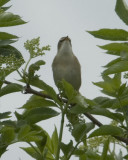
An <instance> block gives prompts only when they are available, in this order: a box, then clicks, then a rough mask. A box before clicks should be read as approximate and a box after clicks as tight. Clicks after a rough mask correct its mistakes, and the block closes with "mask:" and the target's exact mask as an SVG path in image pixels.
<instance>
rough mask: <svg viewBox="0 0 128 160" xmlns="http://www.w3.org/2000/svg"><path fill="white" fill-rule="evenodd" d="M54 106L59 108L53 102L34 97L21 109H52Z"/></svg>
mask: <svg viewBox="0 0 128 160" xmlns="http://www.w3.org/2000/svg"><path fill="white" fill-rule="evenodd" d="M52 106H53V107H57V105H56V104H55V103H54V102H53V101H50V100H47V99H44V98H42V97H39V96H36V95H33V96H31V97H30V99H29V100H28V101H27V102H26V103H25V104H24V105H23V106H22V107H21V108H25V109H32V108H37V107H52Z"/></svg>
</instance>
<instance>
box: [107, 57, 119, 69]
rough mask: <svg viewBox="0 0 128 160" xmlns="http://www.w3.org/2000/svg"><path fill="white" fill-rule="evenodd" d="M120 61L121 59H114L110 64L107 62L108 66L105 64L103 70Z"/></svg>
mask: <svg viewBox="0 0 128 160" xmlns="http://www.w3.org/2000/svg"><path fill="white" fill-rule="evenodd" d="M120 61H121V58H117V59H114V60H112V61H111V62H109V63H108V64H106V65H105V66H104V67H105V68H109V67H111V66H112V65H114V64H116V63H118V62H120Z"/></svg>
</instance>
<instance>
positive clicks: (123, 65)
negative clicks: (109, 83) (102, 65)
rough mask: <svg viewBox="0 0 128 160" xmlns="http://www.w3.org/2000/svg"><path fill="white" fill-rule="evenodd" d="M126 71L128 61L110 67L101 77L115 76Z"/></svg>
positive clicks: (127, 69)
mask: <svg viewBox="0 0 128 160" xmlns="http://www.w3.org/2000/svg"><path fill="white" fill-rule="evenodd" d="M125 71H128V61H120V62H117V63H115V64H113V65H111V66H110V67H109V68H108V69H106V70H104V71H103V73H102V74H103V75H109V74H115V73H121V72H125Z"/></svg>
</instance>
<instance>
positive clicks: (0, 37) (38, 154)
mask: <svg viewBox="0 0 128 160" xmlns="http://www.w3.org/2000/svg"><path fill="white" fill-rule="evenodd" d="M9 1H10V0H1V1H0V27H9V26H15V25H21V24H25V23H26V22H25V21H23V20H22V19H21V18H20V16H18V15H14V14H13V13H10V12H7V10H8V9H9V8H10V7H4V5H5V4H6V3H7V2H9ZM127 8H128V7H127V5H126V3H125V1H124V0H117V1H116V7H115V11H116V13H117V15H118V16H119V17H120V18H121V20H122V21H123V22H124V23H125V24H126V25H127V24H128V19H127V17H128V9H127ZM88 33H90V34H91V35H93V36H94V37H96V38H101V39H104V40H110V41H116V42H113V43H109V44H105V45H103V46H99V47H100V48H102V49H104V50H106V53H107V54H109V55H115V56H116V57H117V56H118V58H116V59H114V60H112V61H111V62H109V63H108V64H107V65H105V66H104V67H105V70H104V71H103V73H102V78H103V81H100V82H94V83H93V84H94V85H96V86H98V87H100V88H101V92H102V93H103V94H104V95H105V96H104V97H103V96H102V97H101V96H100V97H96V98H94V99H92V100H91V99H88V98H86V97H84V96H83V95H81V94H80V93H78V92H77V91H75V90H74V88H73V87H72V86H71V85H70V84H69V83H67V82H66V81H65V80H63V81H61V82H60V83H59V84H58V90H59V94H57V93H56V92H55V90H54V89H53V88H52V87H51V86H49V85H48V84H47V83H45V82H44V81H43V80H41V79H40V77H39V75H38V74H37V73H36V71H38V70H40V67H42V66H43V65H45V62H44V61H43V60H37V61H36V62H35V63H33V64H31V65H30V61H31V60H32V59H34V58H39V57H40V56H43V55H44V54H45V52H47V51H49V50H50V46H49V45H48V46H44V47H40V38H39V37H38V38H34V39H32V40H27V41H26V43H25V44H24V47H25V49H26V50H27V51H28V53H29V59H28V60H27V61H26V60H24V59H23V56H22V54H21V53H20V51H18V50H17V49H16V48H15V47H13V46H12V45H11V44H12V43H14V42H16V41H17V40H18V36H16V35H12V34H10V33H6V32H0V96H1V97H2V96H6V95H7V94H10V93H15V92H21V93H22V94H27V93H31V94H33V95H32V96H31V97H30V98H29V99H28V100H27V102H25V103H24V105H23V106H21V107H20V108H22V109H23V110H24V112H23V113H22V114H19V113H18V112H15V117H16V118H15V121H12V120H11V112H10V111H7V112H4V113H0V157H1V156H2V155H3V154H4V153H5V152H6V151H7V149H8V146H9V145H11V144H14V143H17V142H26V143H27V144H29V147H27V148H25V147H22V148H21V149H22V150H24V151H25V152H26V153H27V154H28V155H30V156H31V157H33V158H34V159H36V160H59V159H61V160H68V159H70V158H71V156H75V157H78V159H79V160H92V159H95V160H108V159H109V160H123V159H127V158H128V153H127V145H128V118H127V117H128V111H127V110H128V86H127V83H124V82H123V83H122V78H123V76H122V74H123V75H124V78H125V80H127V78H128V73H127V71H128V43H127V40H128V32H127V31H125V30H123V29H107V28H106V29H100V30H98V31H88ZM118 41H119V42H118ZM24 63H25V66H24V67H23V64H24ZM20 67H22V71H20V70H21V69H19V68H20ZM15 71H16V72H17V73H18V74H19V76H20V78H19V81H18V82H22V85H21V83H20V84H19V83H18V82H17V83H13V82H9V81H7V80H6V77H7V76H8V75H9V74H10V73H12V72H15ZM24 85H25V86H24ZM32 87H36V88H38V89H39V90H40V91H36V90H34V89H33V88H32ZM58 115H61V125H60V131H59V132H58V131H57V128H56V126H55V129H54V131H53V133H52V136H51V137H50V136H49V134H48V133H47V132H46V131H45V130H44V129H43V128H42V127H40V126H39V125H37V122H40V121H43V120H47V119H49V118H53V117H55V116H58ZM95 115H99V116H103V117H107V118H109V119H110V120H111V123H108V124H105V125H104V124H102V123H101V122H100V121H98V119H96V118H95ZM66 117H67V119H68V124H67V127H68V129H69V132H71V135H72V137H73V138H74V141H72V140H70V142H69V143H67V144H65V143H64V142H62V136H63V128H64V123H65V118H66ZM85 117H88V118H89V119H90V122H86V119H85ZM96 125H97V127H98V128H97V127H96ZM117 145H118V146H120V152H119V153H117V152H116V146H117ZM112 146H113V147H112ZM122 148H124V149H126V155H124V154H123V153H122V151H121V149H122ZM60 150H61V151H62V154H60Z"/></svg>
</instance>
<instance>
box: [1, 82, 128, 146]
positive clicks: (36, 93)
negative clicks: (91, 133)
mask: <svg viewBox="0 0 128 160" xmlns="http://www.w3.org/2000/svg"><path fill="white" fill-rule="evenodd" d="M4 83H5V84H11V83H12V82H9V81H6V80H5V81H4ZM28 93H29V94H34V95H37V96H40V97H42V98H48V99H52V97H51V96H49V95H47V94H44V93H41V92H38V91H36V90H34V89H32V88H31V87H30V86H29V85H27V86H26V88H25V94H28ZM58 99H60V98H59V96H58ZM61 101H63V102H64V103H67V102H68V101H67V100H66V99H61ZM84 115H85V116H86V117H87V118H88V119H90V120H91V121H92V122H93V123H94V124H95V125H97V126H98V127H101V126H102V125H103V124H102V123H101V122H100V121H98V120H97V119H96V118H95V117H93V116H92V115H91V114H90V113H88V112H86V113H84ZM112 137H114V138H116V139H117V140H119V141H122V142H124V143H125V144H126V145H128V138H125V137H120V136H112Z"/></svg>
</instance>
